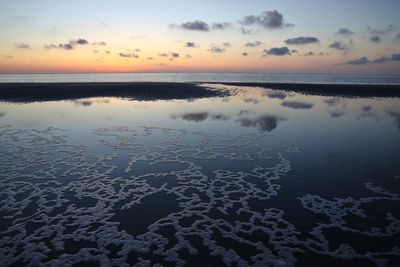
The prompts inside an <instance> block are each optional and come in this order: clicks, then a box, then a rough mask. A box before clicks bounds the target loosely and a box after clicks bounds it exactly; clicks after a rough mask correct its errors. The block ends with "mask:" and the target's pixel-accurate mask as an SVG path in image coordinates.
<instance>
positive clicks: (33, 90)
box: [0, 82, 400, 103]
mask: <svg viewBox="0 0 400 267" xmlns="http://www.w3.org/2000/svg"><path fill="white" fill-rule="evenodd" d="M220 84H221V83H220ZM222 84H225V85H236V86H254V87H264V88H270V89H280V90H286V91H294V92H300V93H304V94H310V95H322V96H346V97H400V85H335V84H293V83H292V84H290V83H222ZM198 85H200V83H198V84H195V83H168V82H166V83H161V82H133V83H113V82H111V83H0V101H7V102H17V103H18V102H20V103H24V102H35V101H55V100H68V99H80V98H88V97H123V98H132V99H137V100H168V99H190V98H206V97H215V96H224V95H226V92H225V91H217V90H214V89H209V88H205V87H202V86H198Z"/></svg>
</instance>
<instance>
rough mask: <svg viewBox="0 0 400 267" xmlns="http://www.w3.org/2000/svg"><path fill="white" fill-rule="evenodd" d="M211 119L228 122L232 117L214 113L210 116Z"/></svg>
mask: <svg viewBox="0 0 400 267" xmlns="http://www.w3.org/2000/svg"><path fill="white" fill-rule="evenodd" d="M210 118H211V119H212V120H216V121H226V120H229V118H230V117H229V116H228V115H225V114H222V113H213V114H211V115H210Z"/></svg>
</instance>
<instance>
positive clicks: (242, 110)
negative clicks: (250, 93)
mask: <svg viewBox="0 0 400 267" xmlns="http://www.w3.org/2000/svg"><path fill="white" fill-rule="evenodd" d="M250 113H254V111H252V110H248V109H241V110H239V114H238V115H239V117H240V116H242V115H246V114H250Z"/></svg>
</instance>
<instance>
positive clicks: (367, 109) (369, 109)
mask: <svg viewBox="0 0 400 267" xmlns="http://www.w3.org/2000/svg"><path fill="white" fill-rule="evenodd" d="M371 109H372V107H371V106H363V107H361V110H362V111H363V112H369V111H371Z"/></svg>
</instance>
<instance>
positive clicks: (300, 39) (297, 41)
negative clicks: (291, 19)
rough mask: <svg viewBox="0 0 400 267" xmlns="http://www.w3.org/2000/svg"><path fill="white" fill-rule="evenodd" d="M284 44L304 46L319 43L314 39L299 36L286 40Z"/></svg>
mask: <svg viewBox="0 0 400 267" xmlns="http://www.w3.org/2000/svg"><path fill="white" fill-rule="evenodd" d="M285 43H286V44H288V45H304V44H313V43H319V40H318V38H316V37H309V36H300V37H297V38H291V39H287V40H285Z"/></svg>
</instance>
